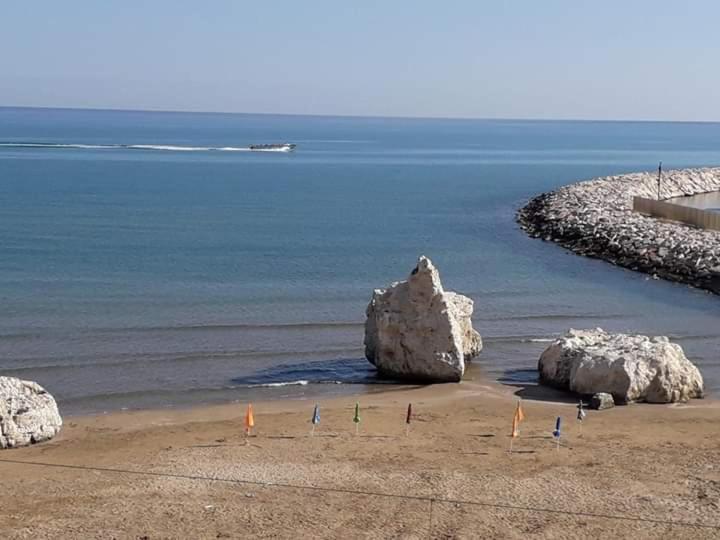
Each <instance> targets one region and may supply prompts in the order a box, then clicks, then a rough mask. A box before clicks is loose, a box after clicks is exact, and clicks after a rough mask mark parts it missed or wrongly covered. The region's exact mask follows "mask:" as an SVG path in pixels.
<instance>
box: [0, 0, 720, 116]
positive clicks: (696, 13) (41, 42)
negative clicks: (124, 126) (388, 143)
mask: <svg viewBox="0 0 720 540" xmlns="http://www.w3.org/2000/svg"><path fill="white" fill-rule="evenodd" d="M718 24H720V2H718V1H717V0H687V1H686V2H680V1H672V0H667V1H666V0H654V1H651V0H623V1H620V0H592V1H583V0H564V1H560V0H526V1H522V0H507V1H506V0H496V1H494V2H490V1H482V0H455V1H451V0H448V1H446V2H439V1H437V0H435V1H425V0H377V1H375V0H362V1H359V0H352V1H351V0H307V1H305V2H299V1H297V0H293V1H285V0H252V1H242V0H213V1H200V0H196V1H185V0H143V1H140V0H123V1H120V0H117V1H105V0H72V1H66V2H59V1H57V0H33V1H15V2H12V1H7V2H4V3H3V6H2V8H1V11H0V48H1V49H0V50H2V51H3V53H2V55H0V105H27V106H59V107H98V108H129V109H163V110H191V111H233V112H269V113H270V112H275V113H307V114H347V115H388V116H443V117H484V118H488V117H505V118H508V117H512V118H596V119H669V120H720V35H719V30H718V29H719V28H720V27H719V26H718Z"/></svg>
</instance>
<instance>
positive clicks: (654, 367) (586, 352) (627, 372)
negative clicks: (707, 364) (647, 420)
mask: <svg viewBox="0 0 720 540" xmlns="http://www.w3.org/2000/svg"><path fill="white" fill-rule="evenodd" d="M538 370H539V371H540V382H541V383H543V384H547V385H549V386H554V387H556V388H560V389H564V390H570V391H571V392H575V393H578V394H595V393H598V392H607V393H609V394H612V397H613V398H614V400H615V402H616V403H629V402H633V401H645V402H648V403H672V402H677V401H688V400H689V399H690V398H701V397H703V379H702V375H700V371H699V370H698V369H697V367H695V366H694V365H693V364H692V363H691V362H690V361H689V360H688V359H687V358H686V357H685V354H684V353H683V350H682V348H681V347H680V346H679V345H677V344H675V343H670V341H669V340H668V338H666V337H652V338H651V337H648V336H641V335H634V336H631V335H626V334H609V333H607V332H605V331H603V330H602V329H600V328H597V329H595V330H570V331H569V332H568V333H567V334H566V335H565V336H563V337H561V338H560V339H558V340H556V341H555V342H554V343H553V344H552V345H550V347H548V348H547V349H546V350H545V352H543V353H542V355H541V356H540V361H539V363H538Z"/></svg>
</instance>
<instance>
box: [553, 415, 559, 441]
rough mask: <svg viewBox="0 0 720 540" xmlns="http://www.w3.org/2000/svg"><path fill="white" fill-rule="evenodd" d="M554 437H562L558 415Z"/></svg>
mask: <svg viewBox="0 0 720 540" xmlns="http://www.w3.org/2000/svg"><path fill="white" fill-rule="evenodd" d="M553 437H555V438H556V439H559V438H560V417H559V416H558V417H557V420H555V431H553Z"/></svg>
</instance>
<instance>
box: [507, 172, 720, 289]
mask: <svg viewBox="0 0 720 540" xmlns="http://www.w3.org/2000/svg"><path fill="white" fill-rule="evenodd" d="M719 190H720V168H705V169H684V170H677V171H668V172H666V173H664V174H663V177H662V182H661V191H660V197H661V198H662V199H668V198H672V197H680V196H683V195H695V194H698V193H707V192H711V191H719ZM634 196H640V197H645V198H649V199H654V198H657V175H656V174H653V173H633V174H626V175H621V176H608V177H604V178H598V179H595V180H590V181H587V182H580V183H577V184H572V185H569V186H565V187H563V188H560V189H558V190H557V191H553V192H550V193H544V194H542V195H539V196H537V197H535V198H534V199H532V200H531V201H530V202H529V203H528V204H527V205H526V206H525V207H524V208H522V209H521V210H520V211H519V212H518V216H517V219H518V222H519V223H520V226H521V227H522V228H523V229H524V230H525V231H527V233H528V234H530V235H531V236H533V237H536V238H542V239H544V240H548V241H553V242H556V243H558V244H560V245H562V246H564V247H566V248H568V249H570V250H572V251H574V252H576V253H578V254H581V255H587V256H589V257H596V258H599V259H604V260H606V261H609V262H611V263H614V264H617V265H619V266H623V267H626V268H630V269H632V270H638V271H641V272H646V273H649V274H652V275H656V276H659V277H662V278H665V279H669V280H673V281H679V282H682V283H688V284H691V285H693V286H695V287H700V288H703V289H707V290H709V291H712V292H714V293H716V294H720V232H718V231H709V230H702V229H696V228H693V227H691V226H688V225H684V224H682V223H676V222H667V221H661V220H659V219H655V218H652V217H648V216H644V215H642V214H638V213H636V212H633V210H632V199H633V197H634Z"/></svg>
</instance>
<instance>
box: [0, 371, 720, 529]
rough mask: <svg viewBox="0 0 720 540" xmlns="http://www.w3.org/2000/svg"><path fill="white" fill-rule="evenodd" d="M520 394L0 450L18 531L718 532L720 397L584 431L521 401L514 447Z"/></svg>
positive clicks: (225, 412)
mask: <svg viewBox="0 0 720 540" xmlns="http://www.w3.org/2000/svg"><path fill="white" fill-rule="evenodd" d="M521 392H522V389H521V388H520V389H519V388H513V387H506V388H503V387H502V385H499V384H497V383H493V382H488V381H480V380H476V381H471V382H468V383H464V384H448V385H431V386H426V387H422V388H415V389H406V390H402V391H398V392H380V393H377V394H373V395H369V396H365V397H364V399H362V400H361V402H360V404H361V409H360V412H361V418H362V422H361V424H360V433H359V435H355V426H354V424H353V422H352V415H353V409H354V403H355V401H356V399H355V398H354V397H351V396H341V397H336V398H331V399H329V400H326V401H321V402H320V407H321V408H320V413H321V423H320V425H319V426H317V429H316V431H315V436H314V437H313V436H311V434H310V418H311V414H312V409H313V406H314V403H313V402H311V401H308V402H296V401H293V402H290V401H271V402H258V403H254V404H253V405H254V409H255V429H254V432H253V434H252V436H251V437H249V438H246V437H245V436H244V434H243V424H242V419H243V414H244V412H245V408H244V404H243V405H241V406H237V405H233V404H230V405H214V406H207V407H195V408H192V409H190V410H170V411H168V410H162V411H156V410H155V411H126V412H118V413H112V414H107V415H100V416H86V417H74V418H71V419H69V420H68V422H67V423H66V425H65V426H64V428H63V431H62V432H61V433H60V435H59V436H58V437H56V438H55V439H53V440H51V441H48V442H46V443H42V444H38V445H34V446H30V447H25V448H17V449H12V450H7V451H3V452H2V453H0V472H2V474H3V479H4V483H5V486H6V488H7V489H8V490H9V492H10V493H12V494H13V496H12V497H9V498H8V500H7V501H6V502H5V503H3V509H4V512H3V513H0V527H2V530H3V531H4V533H5V535H6V537H7V538H27V537H32V538H57V537H63V538H89V537H97V538H99V537H103V538H105V537H115V538H139V537H148V538H156V537H162V538H188V537H192V538H241V537H242V538H248V537H249V538H257V537H267V536H275V537H280V538H293V537H295V538H297V537H316V538H337V537H344V538H367V537H378V538H380V537H383V538H384V537H388V536H391V537H402V538H420V537H422V538H426V537H431V538H445V537H461V538H470V537H478V535H479V536H483V537H505V538H524V537H527V536H535V537H538V538H550V537H557V536H558V535H562V534H563V532H564V533H567V531H568V530H576V531H577V535H578V536H577V537H589V536H593V535H599V534H613V535H615V536H616V537H626V536H628V535H630V536H633V537H635V538H652V537H658V536H661V537H662V536H672V537H675V538H698V534H703V533H710V532H712V531H713V530H720V522H718V521H717V520H716V519H715V520H714V519H713V515H716V514H717V508H720V469H718V468H717V466H716V465H717V464H716V460H715V458H714V456H716V455H717V453H718V452H720V403H719V402H717V401H716V400H707V399H703V400H694V401H693V403H692V404H689V405H646V404H635V405H629V406H623V407H615V408H614V409H610V410H607V411H588V416H587V418H586V421H585V422H584V423H583V425H582V426H581V425H579V424H578V423H577V422H576V421H575V420H574V418H575V413H576V408H575V403H574V402H568V403H558V402H553V401H542V400H536V399H530V398H525V399H523V409H524V412H525V416H526V419H525V421H524V422H523V423H522V425H521V429H520V431H521V433H520V436H519V437H518V438H517V439H515V440H514V450H513V453H512V454H509V453H508V444H509V441H510V438H509V433H510V427H511V426H510V424H511V420H512V414H513V410H514V407H515V403H516V401H517V395H518V394H519V393H521ZM408 402H411V403H412V404H413V420H412V423H411V425H410V429H409V435H407V436H406V434H405V429H406V425H405V411H406V408H407V403H408ZM659 407H663V408H662V409H661V410H660V409H659ZM658 412H662V414H658ZM558 415H560V416H562V417H563V420H564V423H563V438H562V440H561V444H560V446H559V447H558V448H556V445H555V442H554V441H553V438H552V435H551V430H552V428H553V426H554V421H555V417H556V416H558ZM600 493H602V496H599V494H600ZM429 505H431V506H433V508H432V512H431V515H430V514H429V513H428V511H429ZM713 512H714V513H713ZM565 537H567V535H566V536H565Z"/></svg>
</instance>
